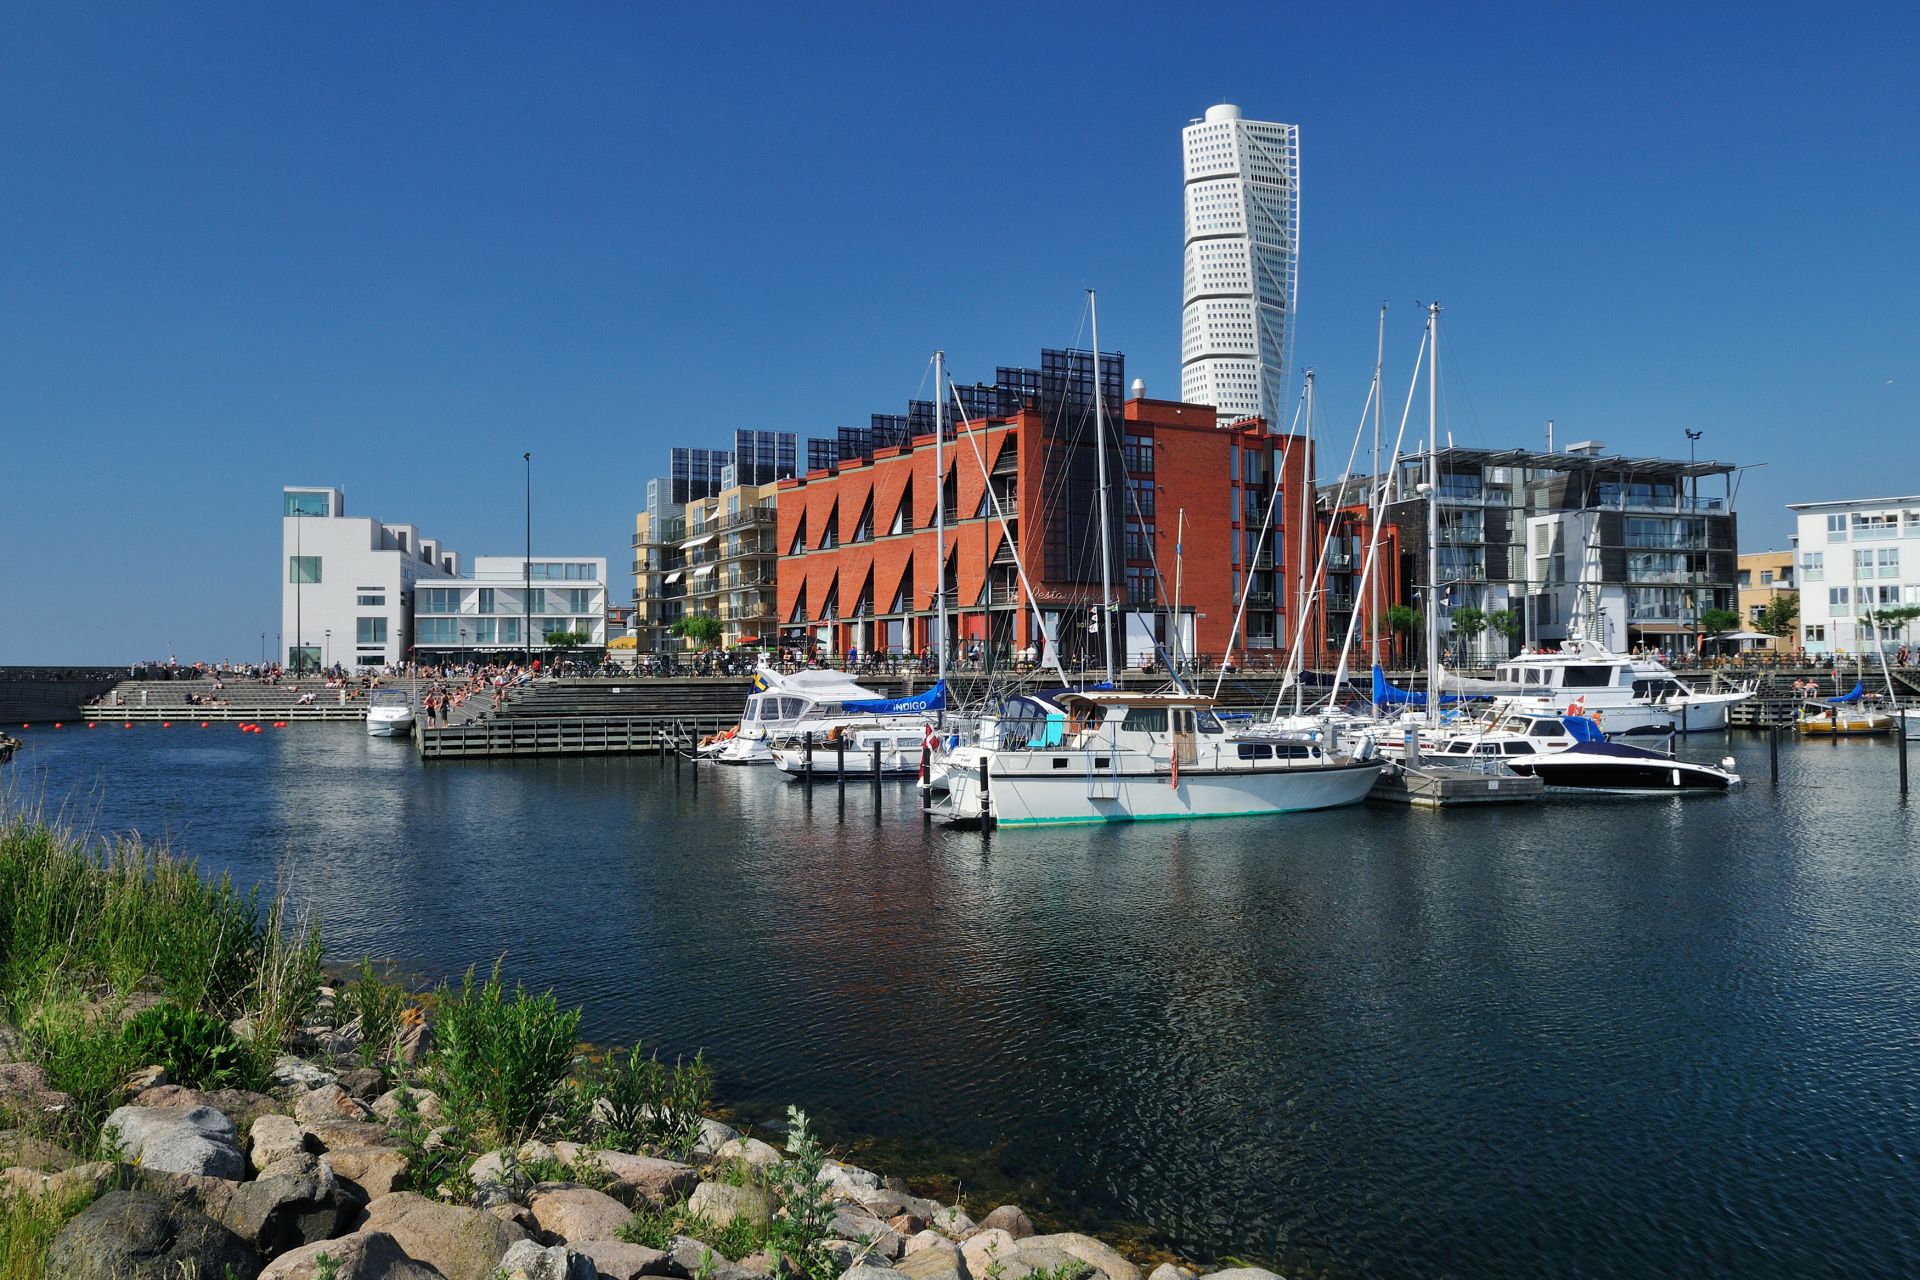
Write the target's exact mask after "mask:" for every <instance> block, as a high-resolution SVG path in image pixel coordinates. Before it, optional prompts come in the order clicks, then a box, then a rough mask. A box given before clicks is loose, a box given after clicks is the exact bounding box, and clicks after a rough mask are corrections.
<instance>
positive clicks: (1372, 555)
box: [1334, 329, 1428, 689]
mask: <svg viewBox="0 0 1920 1280" xmlns="http://www.w3.org/2000/svg"><path fill="white" fill-rule="evenodd" d="M1427 338H1428V333H1427V331H1426V330H1425V329H1422V330H1421V331H1420V350H1419V352H1418V353H1417V354H1415V356H1414V357H1413V377H1412V378H1410V379H1408V381H1407V403H1406V405H1405V406H1404V407H1403V408H1402V409H1401V410H1400V427H1399V429H1398V430H1397V431H1395V432H1394V433H1393V449H1392V450H1391V458H1392V461H1391V462H1390V463H1389V465H1388V467H1387V471H1386V474H1388V475H1393V474H1395V473H1397V472H1398V471H1399V469H1400V442H1401V441H1402V440H1404V439H1405V438H1406V434H1407V420H1408V419H1409V418H1410V417H1411V416H1412V414H1413V397H1414V393H1415V392H1416V391H1418V390H1419V389H1420V363H1421V361H1423V360H1425V359H1426V358H1427ZM1374 479H1375V480H1376V481H1378V480H1379V477H1378V476H1376V477H1374ZM1386 516H1387V503H1386V502H1385V501H1384V495H1383V500H1382V501H1380V502H1377V503H1375V504H1374V508H1373V527H1372V529H1371V530H1369V532H1368V534H1367V563H1366V566H1365V568H1364V569H1362V571H1361V574H1360V589H1361V590H1364V589H1365V588H1366V587H1367V586H1369V585H1370V584H1371V583H1372V581H1373V574H1374V570H1375V567H1376V566H1377V565H1378V563H1379V559H1380V527H1381V525H1382V524H1384V523H1385V521H1386ZM1359 598H1360V596H1359V595H1356V596H1355V599H1356V601H1357V600H1358V599H1359ZM1359 625H1360V610H1359V609H1358V608H1355V609H1354V611H1353V613H1352V614H1351V615H1349V616H1348V618H1347V637H1346V640H1345V641H1344V642H1343V643H1342V644H1341V646H1340V665H1339V667H1338V668H1337V669H1336V670H1335V672H1334V688H1336V689H1338V688H1339V687H1340V686H1341V685H1342V684H1344V683H1346V678H1347V657H1348V655H1349V654H1350V653H1351V652H1352V650H1353V637H1354V633H1355V631H1357V630H1358V629H1359ZM1373 625H1374V626H1375V628H1378V627H1379V625H1380V619H1379V618H1375V619H1373Z"/></svg>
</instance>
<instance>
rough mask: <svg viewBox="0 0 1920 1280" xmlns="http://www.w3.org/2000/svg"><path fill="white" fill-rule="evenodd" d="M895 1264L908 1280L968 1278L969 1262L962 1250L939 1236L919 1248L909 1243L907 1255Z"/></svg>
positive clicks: (959, 1279) (965, 1279)
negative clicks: (964, 1259) (962, 1257)
mask: <svg viewBox="0 0 1920 1280" xmlns="http://www.w3.org/2000/svg"><path fill="white" fill-rule="evenodd" d="M927 1234H929V1235H932V1234H933V1233H932V1232H928V1233H927ZM893 1266H894V1269H895V1270H896V1271H898V1272H899V1273H900V1274H901V1275H903V1276H905V1277H907V1280H968V1272H967V1264H966V1263H965V1262H963V1261H962V1260H961V1257H960V1250H959V1249H958V1248H957V1247H956V1246H955V1245H954V1244H953V1243H952V1242H951V1241H948V1240H944V1239H942V1238H941V1237H939V1236H934V1237H933V1240H932V1241H930V1242H927V1243H926V1244H924V1245H922V1246H921V1247H920V1248H917V1249H916V1248H914V1247H913V1245H912V1244H911V1243H909V1244H908V1246H907V1253H906V1256H904V1257H902V1258H901V1259H900V1261H898V1262H896V1263H894V1264H893Z"/></svg>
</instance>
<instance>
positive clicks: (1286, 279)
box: [1180, 103, 1300, 425]
mask: <svg viewBox="0 0 1920 1280" xmlns="http://www.w3.org/2000/svg"><path fill="white" fill-rule="evenodd" d="M1180 140H1181V144H1182V147H1183V149H1184V151H1185V152H1186V175H1187V176H1186V187H1187V192H1186V194H1187V198H1186V204H1187V260H1186V280H1185V284H1184V286H1183V289H1182V293H1181V313H1180V398H1181V399H1182V400H1184V401H1186V402H1187V403H1188V404H1210V405H1212V406H1214V408H1216V409H1218V410H1220V412H1221V414H1222V415H1223V416H1225V417H1228V418H1242V417H1249V416H1252V415H1254V414H1259V415H1261V416H1263V417H1265V418H1266V419H1267V420H1268V421H1270V422H1280V423H1282V424H1283V425H1284V419H1283V418H1282V417H1281V411H1282V409H1283V408H1284V402H1285V397H1286V393H1287V377H1288V375H1289V373H1290V372H1291V370H1290V368H1289V366H1290V364H1291V363H1292V360H1293V313H1294V303H1295V300H1296V297H1297V289H1296V284H1295V280H1296V275H1297V268H1298V263H1299V251H1300V128H1299V126H1298V125H1291V124H1267V123H1264V122H1262V121H1258V120H1243V119H1241V118H1240V108H1238V107H1235V106H1228V105H1226V104H1224V103H1223V104H1221V105H1220V106H1217V107H1209V108H1207V116H1206V119H1204V120H1196V121H1194V122H1193V123H1192V124H1190V125H1188V126H1187V127H1186V128H1185V129H1184V130H1182V131H1181V135H1180Z"/></svg>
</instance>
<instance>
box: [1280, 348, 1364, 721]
mask: <svg viewBox="0 0 1920 1280" xmlns="http://www.w3.org/2000/svg"><path fill="white" fill-rule="evenodd" d="M1372 381H1373V380H1372V379H1368V383H1369V385H1368V387H1367V400H1366V403H1365V404H1363V405H1361V406H1360V425H1359V426H1357V427H1355V428H1354V432H1353V447H1352V448H1351V449H1349V450H1348V451H1347V465H1346V469H1345V470H1344V471H1343V472H1341V475H1340V487H1339V488H1338V489H1336V490H1335V491H1334V498H1333V508H1332V514H1333V519H1330V520H1328V521H1327V536H1326V538H1325V539H1324V540H1323V541H1322V542H1321V543H1320V558H1319V563H1317V564H1316V565H1314V569H1313V582H1312V584H1311V585H1310V586H1309V587H1308V588H1307V590H1306V592H1305V593H1304V595H1303V597H1302V599H1301V604H1300V616H1299V619H1298V624H1297V625H1296V626H1295V627H1294V629H1293V643H1292V645H1290V646H1289V647H1288V652H1287V669H1286V672H1285V673H1284V674H1283V675H1282V676H1281V680H1280V688H1279V690H1278V692H1276V693H1275V695H1274V702H1273V710H1274V714H1275V715H1276V716H1278V715H1279V714H1280V699H1281V698H1282V697H1284V696H1285V694H1286V691H1287V687H1288V686H1289V685H1292V684H1295V683H1296V681H1295V677H1296V676H1297V674H1298V673H1299V672H1300V671H1301V669H1302V668H1304V667H1305V665H1306V660H1307V647H1306V639H1307V620H1308V619H1309V618H1310V617H1312V616H1313V601H1314V600H1315V599H1316V598H1317V597H1318V596H1319V595H1320V584H1321V582H1322V580H1323V579H1324V578H1325V576H1326V571H1327V559H1328V556H1329V553H1330V552H1331V551H1332V549H1333V536H1334V530H1335V528H1336V527H1337V525H1338V521H1339V515H1340V508H1341V507H1343V506H1345V505H1346V497H1347V483H1348V480H1349V478H1350V477H1351V476H1352V475H1353V463H1354V460H1355V459H1356V458H1358V457H1359V456H1360V441H1361V440H1362V439H1364V438H1365V436H1366V434H1367V412H1368V410H1370V409H1372V408H1373V386H1372V385H1371V384H1372ZM1322 655H1323V656H1324V650H1323V651H1322ZM1329 696H1331V695H1329ZM1294 710H1295V711H1296V712H1298V711H1299V710H1300V702H1299V693H1298V689H1297V687H1296V690H1295V695H1294Z"/></svg>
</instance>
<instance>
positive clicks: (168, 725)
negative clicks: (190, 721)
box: [160, 720, 173, 729]
mask: <svg viewBox="0 0 1920 1280" xmlns="http://www.w3.org/2000/svg"><path fill="white" fill-rule="evenodd" d="M160 727H161V728H162V729H171V728H173V721H171V720H162V721H161V722H160Z"/></svg>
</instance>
